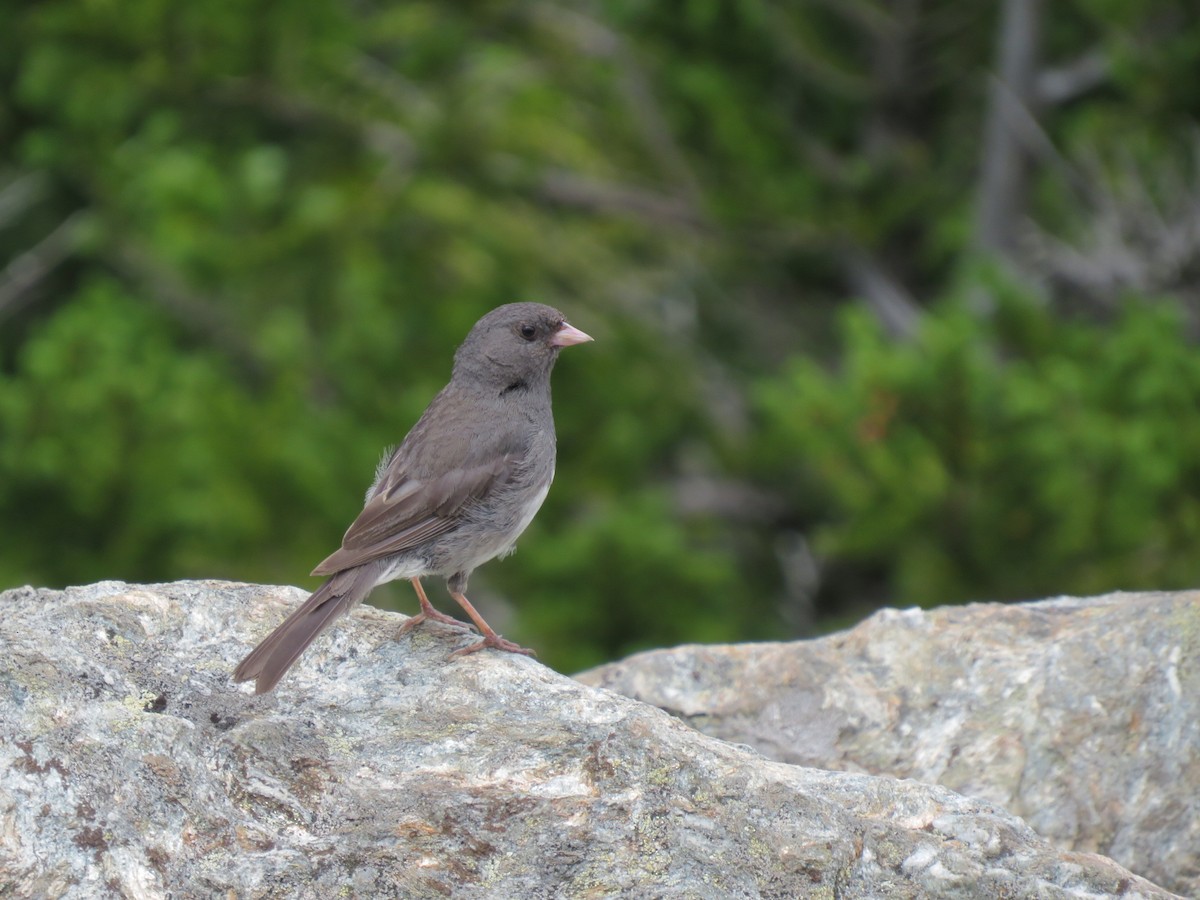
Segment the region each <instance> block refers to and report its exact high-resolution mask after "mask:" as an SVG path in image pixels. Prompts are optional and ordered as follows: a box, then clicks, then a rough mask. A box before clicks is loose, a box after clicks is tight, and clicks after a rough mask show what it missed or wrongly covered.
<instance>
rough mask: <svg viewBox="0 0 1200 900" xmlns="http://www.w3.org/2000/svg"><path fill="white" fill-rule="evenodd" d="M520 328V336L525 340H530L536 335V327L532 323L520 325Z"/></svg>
mask: <svg viewBox="0 0 1200 900" xmlns="http://www.w3.org/2000/svg"><path fill="white" fill-rule="evenodd" d="M520 330H521V337H523V338H525V340H527V341H532V340H533V339H534V338H535V337H536V336H537V329H536V328H534V327H533V326H532V325H522V326H521V329H520Z"/></svg>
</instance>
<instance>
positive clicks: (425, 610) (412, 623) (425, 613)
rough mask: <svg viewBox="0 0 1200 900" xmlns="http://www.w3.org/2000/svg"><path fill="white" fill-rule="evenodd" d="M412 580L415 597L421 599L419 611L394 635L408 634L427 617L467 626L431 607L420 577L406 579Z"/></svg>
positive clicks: (456, 625) (436, 620)
mask: <svg viewBox="0 0 1200 900" xmlns="http://www.w3.org/2000/svg"><path fill="white" fill-rule="evenodd" d="M408 580H409V581H410V582H412V586H413V589H414V590H415V591H416V592H417V599H418V600H420V601H421V611H420V612H419V613H417V614H416V615H415V616H413V617H411V618H410V619H409V620H408V621H407V622H405V623H404V624H403V625H401V626H400V630H399V631H397V632H396V637H400V635H402V634H408V632H410V631H412V630H413V629H414V628H416V627H417V626H418V625H420V624H421V623H422V622H424V621H426V620H427V619H432V620H433V621H435V622H442V623H443V624H446V625H453V626H454V627H456V628H469V627H470V626H469V625H467V624H466V623H465V622H460V621H458V619H456V618H454V616H448V615H446V614H445V613H441V612H438V611H437V610H436V609H434V608H433V604H432V603H430V602H429V598H428V597H426V596H425V588H423V587H421V579H420V578H410V579H408Z"/></svg>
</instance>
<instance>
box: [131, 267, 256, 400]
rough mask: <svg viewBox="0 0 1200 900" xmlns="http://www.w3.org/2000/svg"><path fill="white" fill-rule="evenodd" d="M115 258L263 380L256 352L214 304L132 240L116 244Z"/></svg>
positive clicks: (178, 316) (176, 314) (170, 309)
mask: <svg viewBox="0 0 1200 900" xmlns="http://www.w3.org/2000/svg"><path fill="white" fill-rule="evenodd" d="M116 261H117V263H118V265H120V267H121V268H122V269H123V270H124V272H125V274H126V276H127V277H130V278H132V279H133V280H135V281H139V282H141V283H142V284H143V285H145V287H146V288H147V293H148V294H149V296H150V297H151V298H152V299H153V300H154V301H155V302H157V303H158V305H159V306H160V307H161V308H162V309H164V310H165V311H166V312H167V313H168V314H170V315H171V316H172V317H173V318H174V319H175V320H176V321H178V322H179V323H180V324H181V325H183V326H184V327H185V328H187V329H189V330H191V331H194V332H197V333H199V334H201V335H203V336H204V337H205V339H207V340H208V341H209V342H210V343H212V344H213V345H214V346H215V347H216V348H217V349H218V350H220V351H221V352H222V353H224V354H225V356H226V357H227V358H228V359H230V360H231V361H232V362H233V363H234V365H235V366H236V367H237V368H238V369H240V370H241V371H242V372H243V373H244V374H245V375H246V376H247V377H248V378H249V379H250V380H251V381H253V382H260V381H262V380H263V378H264V373H265V367H264V366H263V364H262V362H261V361H260V360H259V358H258V351H257V350H256V349H255V347H254V345H253V344H251V343H250V342H249V341H247V340H246V338H245V337H244V336H243V334H242V331H241V329H239V328H238V327H237V324H236V323H235V322H233V321H232V320H231V319H230V318H229V317H228V316H226V315H225V314H224V313H223V312H222V311H221V309H220V307H219V305H218V304H217V303H215V302H213V301H211V300H208V299H207V298H204V297H201V296H199V295H197V294H195V293H193V292H192V291H191V290H190V289H189V288H188V287H187V286H186V285H185V284H184V283H183V282H182V281H181V280H180V278H179V277H178V276H177V275H176V274H175V273H174V272H172V271H171V270H170V269H168V268H167V267H165V266H163V265H162V264H161V263H159V262H157V261H156V260H155V259H153V258H152V257H151V255H150V254H149V253H146V252H145V251H144V250H142V249H141V248H140V247H137V246H136V245H134V244H132V243H124V244H121V245H120V246H118V247H117V253H116Z"/></svg>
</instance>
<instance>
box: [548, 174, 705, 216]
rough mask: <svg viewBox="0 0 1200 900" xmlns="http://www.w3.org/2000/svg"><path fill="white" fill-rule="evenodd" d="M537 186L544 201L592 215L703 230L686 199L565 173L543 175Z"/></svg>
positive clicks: (696, 213) (695, 212)
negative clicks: (628, 217) (613, 215)
mask: <svg viewBox="0 0 1200 900" xmlns="http://www.w3.org/2000/svg"><path fill="white" fill-rule="evenodd" d="M538 187H539V190H540V192H541V194H542V196H543V197H545V198H546V199H547V200H550V201H551V202H554V203H561V204H563V205H565V206H574V207H578V208H580V209H586V210H589V211H593V212H606V213H607V212H611V213H624V214H626V215H632V216H635V217H637V218H640V219H648V220H651V221H653V222H657V223H661V224H665V225H672V226H681V225H682V226H684V227H687V228H705V227H706V223H705V220H704V217H703V216H701V215H700V214H699V213H698V212H697V211H696V210H695V209H694V208H692V206H691V204H689V203H688V202H687V201H686V200H681V199H679V198H678V197H668V196H664V195H662V194H656V193H654V192H652V191H647V190H643V189H641V188H635V187H630V186H628V185H622V184H609V183H605V182H600V181H594V180H591V179H588V178H584V177H582V176H580V175H574V174H571V173H569V172H551V173H549V174H546V175H544V176H542V179H541V182H540V184H539V185H538Z"/></svg>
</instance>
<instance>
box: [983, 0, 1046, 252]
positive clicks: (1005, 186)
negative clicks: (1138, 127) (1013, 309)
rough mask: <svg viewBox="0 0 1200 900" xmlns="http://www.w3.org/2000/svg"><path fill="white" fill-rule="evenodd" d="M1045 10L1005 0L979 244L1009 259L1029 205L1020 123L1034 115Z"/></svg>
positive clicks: (1033, 2)
mask: <svg viewBox="0 0 1200 900" xmlns="http://www.w3.org/2000/svg"><path fill="white" fill-rule="evenodd" d="M1041 7H1042V0H1005V3H1004V10H1003V13H1002V16H1001V23H1000V35H999V45H998V47H997V56H998V57H999V74H998V75H997V76H996V77H995V78H993V79H992V87H991V91H990V92H989V97H988V112H987V122H986V125H985V131H984V143H983V164H982V168H983V172H982V175H981V178H980V186H979V202H978V207H977V211H976V219H975V243H976V245H977V246H978V247H980V248H981V249H983V250H985V251H988V252H992V253H996V254H998V255H1000V256H1004V257H1008V256H1010V255H1011V254H1012V252H1013V250H1014V248H1015V244H1016V234H1017V223H1018V221H1019V219H1020V217H1021V215H1022V213H1023V210H1024V206H1025V188H1026V180H1027V179H1026V174H1027V173H1026V163H1027V159H1026V154H1025V148H1024V147H1023V146H1022V142H1021V140H1020V134H1019V128H1018V125H1017V124H1016V123H1017V122H1018V121H1019V119H1020V118H1021V117H1022V115H1025V116H1031V115H1032V113H1031V112H1030V110H1031V109H1032V108H1033V102H1034V90H1033V88H1034V76H1035V73H1036V68H1037V55H1038V39H1039V32H1040V25H1041V22H1040V19H1041Z"/></svg>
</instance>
